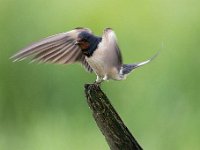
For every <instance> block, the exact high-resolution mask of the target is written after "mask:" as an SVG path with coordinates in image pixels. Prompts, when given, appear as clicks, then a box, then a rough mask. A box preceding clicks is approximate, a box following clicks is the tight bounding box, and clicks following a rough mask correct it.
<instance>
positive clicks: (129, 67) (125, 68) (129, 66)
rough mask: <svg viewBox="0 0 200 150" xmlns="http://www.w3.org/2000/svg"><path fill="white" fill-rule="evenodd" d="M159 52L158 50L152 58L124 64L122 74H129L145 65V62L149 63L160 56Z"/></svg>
mask: <svg viewBox="0 0 200 150" xmlns="http://www.w3.org/2000/svg"><path fill="white" fill-rule="evenodd" d="M158 54H159V52H157V53H156V54H155V55H154V56H153V57H151V58H150V59H148V60H146V61H142V62H139V63H133V64H124V65H123V66H122V75H126V74H129V73H130V72H131V71H132V70H134V69H136V68H138V67H140V66H143V65H145V64H148V63H149V62H151V61H152V60H153V59H155V58H156V56H158Z"/></svg>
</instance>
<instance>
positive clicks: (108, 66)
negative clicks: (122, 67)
mask: <svg viewBox="0 0 200 150" xmlns="http://www.w3.org/2000/svg"><path fill="white" fill-rule="evenodd" d="M86 60H87V62H88V63H89V65H90V66H91V68H92V69H93V71H94V72H95V73H96V75H97V76H99V77H100V78H105V77H106V80H109V79H114V80H121V77H120V76H119V71H118V69H117V67H116V66H114V65H113V64H112V63H111V61H109V58H107V56H106V52H104V49H103V48H100V49H97V50H95V51H94V53H93V55H92V56H91V57H88V58H86Z"/></svg>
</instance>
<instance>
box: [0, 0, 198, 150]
mask: <svg viewBox="0 0 200 150" xmlns="http://www.w3.org/2000/svg"><path fill="white" fill-rule="evenodd" d="M199 6H200V1H197V0H191V1H188V0H143V1H135V0H124V1H115V0H95V1H94V0H85V1H81V0H73V1H68V0H57V1H55V0H34V1H33V0H29V1H27V0H18V1H17V0H0V32H1V34H0V149H1V150H13V149H14V150H47V149H48V150H76V149H77V150H84V149H87V150H88V149H91V150H92V149H95V150H103V149H108V146H107V144H106V142H105V140H104V137H103V136H102V135H101V133H100V131H99V130H98V128H97V126H96V124H95V122H94V120H93V119H92V116H91V112H90V110H89V108H88V105H87V104H86V100H85V98H84V92H83V91H84V89H83V85H84V83H91V82H93V81H94V80H95V75H94V74H89V73H87V72H85V71H84V69H83V68H81V67H80V65H77V64H74V65H68V66H65V65H49V64H40V65H37V64H28V61H22V62H19V63H12V62H11V60H9V57H10V56H11V55H12V54H14V53H15V52H17V51H18V50H19V49H21V48H23V47H24V46H26V45H28V44H30V43H32V42H34V41H37V40H39V39H41V38H43V37H46V36H49V35H52V34H55V33H59V32H64V31H68V30H71V29H73V28H75V27H78V26H84V27H89V28H91V29H92V30H93V31H94V33H96V34H98V35H101V33H102V31H103V29H104V28H105V27H112V28H113V29H114V30H115V32H116V34H117V36H118V40H119V44H120V47H121V50H122V54H123V58H124V62H126V63H128V62H138V61H143V60H145V59H147V58H149V57H151V56H152V55H153V54H155V53H156V52H157V51H158V50H160V49H161V53H160V55H159V56H158V57H157V58H156V59H155V60H154V61H153V62H152V63H151V64H149V65H147V66H144V67H143V68H140V69H138V70H136V71H135V72H134V73H133V74H131V75H130V76H129V77H128V78H127V80H125V81H121V82H114V81H109V82H105V83H103V85H102V88H103V90H104V92H105V93H106V94H107V96H108V97H109V98H110V100H111V101H112V103H113V105H114V106H115V107H116V109H117V110H118V112H119V113H120V115H121V117H122V118H123V120H124V121H125V123H126V125H127V126H128V127H129V129H130V130H131V131H132V133H133V134H134V135H135V137H136V139H137V140H138V142H139V143H140V144H141V145H142V147H143V148H144V149H148V150H168V149H170V150H188V149H192V150H198V149H199V147H200V143H199V141H200V136H199V135H200V128H199V127H200V119H199V118H200V109H199V106H200V101H199V100H200V84H199V77H200V69H199V64H200V59H199V56H200V50H199V49H200V45H199V40H200V37H199V35H200V25H199V24H200V7H199Z"/></svg>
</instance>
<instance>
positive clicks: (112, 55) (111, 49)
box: [102, 28, 122, 69]
mask: <svg viewBox="0 0 200 150" xmlns="http://www.w3.org/2000/svg"><path fill="white" fill-rule="evenodd" d="M102 39H103V42H104V44H105V47H106V48H107V52H106V53H107V57H108V58H109V60H110V62H111V63H112V64H113V65H114V66H118V69H120V68H121V66H122V55H121V52H120V49H119V46H118V44H117V38H116V35H115V32H114V31H113V30H112V29H111V28H106V29H105V30H104V33H103V36H102Z"/></svg>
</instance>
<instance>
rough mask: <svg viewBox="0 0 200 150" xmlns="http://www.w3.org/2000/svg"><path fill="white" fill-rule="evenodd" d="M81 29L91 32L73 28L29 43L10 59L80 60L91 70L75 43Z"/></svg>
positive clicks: (41, 60) (43, 60) (65, 62)
mask: <svg viewBox="0 0 200 150" xmlns="http://www.w3.org/2000/svg"><path fill="white" fill-rule="evenodd" d="M83 31H86V32H89V33H92V31H91V30H90V29H87V28H75V29H74V30H71V31H69V32H64V33H59V34H56V35H53V36H50V37H47V38H45V39H42V40H41V41H39V42H36V43H33V44H31V45H29V46H28V47H26V48H24V49H22V50H21V51H19V52H18V53H16V54H15V55H13V56H12V57H11V59H14V61H20V60H23V59H26V58H28V57H31V60H32V61H39V62H44V63H58V64H70V63H74V62H81V63H82V64H83V65H84V66H85V68H86V69H87V70H88V71H90V72H92V68H91V67H90V65H89V64H88V63H87V61H86V60H85V56H84V55H83V54H82V52H81V49H80V48H79V46H77V45H75V42H76V39H77V37H78V35H79V33H81V32H83Z"/></svg>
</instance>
